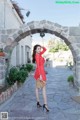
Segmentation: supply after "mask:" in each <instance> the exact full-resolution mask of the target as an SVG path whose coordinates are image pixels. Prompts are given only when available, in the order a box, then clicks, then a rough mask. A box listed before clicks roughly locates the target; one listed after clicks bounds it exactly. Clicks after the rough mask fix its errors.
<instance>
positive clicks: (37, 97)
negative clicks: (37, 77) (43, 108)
mask: <svg viewBox="0 0 80 120" xmlns="http://www.w3.org/2000/svg"><path fill="white" fill-rule="evenodd" d="M36 99H37V102H39V89H38V88H37V87H36Z"/></svg>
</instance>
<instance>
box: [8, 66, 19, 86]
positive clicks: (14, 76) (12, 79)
mask: <svg viewBox="0 0 80 120" xmlns="http://www.w3.org/2000/svg"><path fill="white" fill-rule="evenodd" d="M17 74H18V69H17V68H16V67H13V68H11V69H10V72H9V75H8V76H7V83H8V84H9V85H13V84H14V83H15V82H16V79H17Z"/></svg>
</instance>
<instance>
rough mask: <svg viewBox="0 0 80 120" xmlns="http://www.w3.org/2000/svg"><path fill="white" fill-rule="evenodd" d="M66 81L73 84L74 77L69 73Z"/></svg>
mask: <svg viewBox="0 0 80 120" xmlns="http://www.w3.org/2000/svg"><path fill="white" fill-rule="evenodd" d="M67 81H68V82H69V85H71V84H72V85H73V86H74V77H73V75H70V76H69V77H68V79H67Z"/></svg>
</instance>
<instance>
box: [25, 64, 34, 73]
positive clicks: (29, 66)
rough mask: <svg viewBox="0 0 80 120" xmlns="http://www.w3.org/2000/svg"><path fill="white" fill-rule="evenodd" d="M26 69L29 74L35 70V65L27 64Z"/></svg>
mask: <svg viewBox="0 0 80 120" xmlns="http://www.w3.org/2000/svg"><path fill="white" fill-rule="evenodd" d="M26 69H27V71H28V72H31V71H32V70H33V65H32V64H26Z"/></svg>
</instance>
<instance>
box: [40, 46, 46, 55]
mask: <svg viewBox="0 0 80 120" xmlns="http://www.w3.org/2000/svg"><path fill="white" fill-rule="evenodd" d="M46 50H47V49H46V48H45V47H43V50H42V51H41V52H40V54H41V55H42V54H43V53H44V52H45V51H46Z"/></svg>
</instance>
